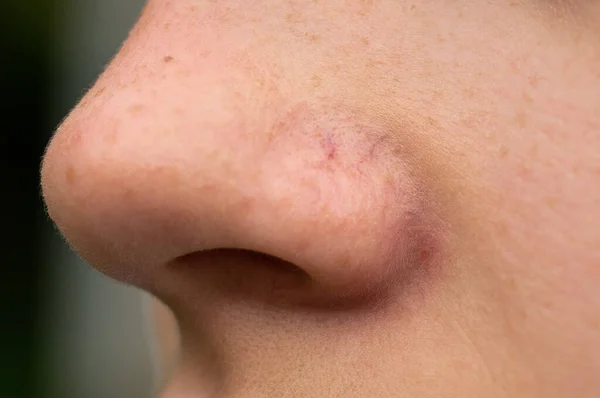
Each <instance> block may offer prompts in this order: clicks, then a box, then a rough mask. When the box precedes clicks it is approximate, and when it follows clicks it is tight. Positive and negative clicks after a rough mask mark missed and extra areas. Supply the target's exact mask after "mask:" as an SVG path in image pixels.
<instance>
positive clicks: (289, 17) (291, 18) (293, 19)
mask: <svg viewBox="0 0 600 398" xmlns="http://www.w3.org/2000/svg"><path fill="white" fill-rule="evenodd" d="M285 20H286V21H287V22H288V23H293V24H297V23H299V22H302V20H301V18H300V15H298V14H296V13H293V12H288V13H287V14H286V15H285Z"/></svg>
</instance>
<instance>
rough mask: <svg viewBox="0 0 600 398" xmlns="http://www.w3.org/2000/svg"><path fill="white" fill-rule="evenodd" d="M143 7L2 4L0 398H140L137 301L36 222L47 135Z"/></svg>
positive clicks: (113, 1) (140, 308) (144, 351)
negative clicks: (0, 315) (0, 317)
mask: <svg viewBox="0 0 600 398" xmlns="http://www.w3.org/2000/svg"><path fill="white" fill-rule="evenodd" d="M142 7H143V1H142V0H127V1H123V0H19V1H9V0H1V2H0V18H1V20H0V93H1V94H2V95H1V97H0V98H1V99H0V140H1V141H0V149H1V150H2V156H0V159H2V162H3V165H2V167H1V168H0V170H1V171H0V172H1V173H2V181H3V184H2V195H1V198H2V201H3V206H2V209H3V210H4V214H5V216H4V219H5V220H6V221H5V222H4V223H3V227H4V234H3V238H2V239H1V240H0V242H2V243H1V245H2V252H3V256H2V260H3V262H2V271H3V274H2V279H1V280H2V285H1V288H0V294H1V295H2V296H1V297H0V303H2V323H1V327H0V398H29V397H35V398H46V397H47V398H80V397H82V398H109V397H110V398H120V397H123V398H138V397H139V398H143V397H149V396H151V395H152V389H153V385H152V380H153V376H154V371H155V370H154V368H153V366H152V361H151V350H150V344H149V341H150V339H149V338H148V337H149V336H147V335H146V334H147V333H148V330H147V328H145V327H144V325H145V322H147V319H145V315H144V303H145V300H146V299H145V298H144V297H143V296H142V294H141V293H139V292H137V291H135V290H133V289H131V288H127V287H124V286H119V285H117V284H116V283H113V282H111V281H109V280H108V279H106V278H105V277H103V276H102V275H100V274H98V273H96V272H95V271H93V270H92V269H91V268H90V267H87V266H86V265H85V264H83V263H82V261H81V260H79V259H78V258H77V257H76V256H75V255H74V254H73V253H72V252H71V251H70V250H69V249H68V248H67V246H66V245H65V244H64V242H63V241H62V239H61V238H60V236H59V235H58V234H57V233H56V231H55V230H54V228H53V226H52V224H51V223H50V222H49V220H48V218H47V216H46V215H45V212H44V208H43V204H42V201H41V197H40V192H39V191H40V190H39V176H38V174H39V165H40V160H41V157H42V154H43V151H44V147H45V145H46V143H47V142H48V139H49V138H50V136H51V134H52V132H53V130H54V129H55V128H56V126H57V125H58V124H59V123H60V121H61V119H63V118H64V116H65V115H66V114H67V113H68V111H69V109H70V108H71V107H73V105H74V104H75V103H76V102H77V100H78V99H79V98H80V97H81V96H82V95H83V93H84V92H85V90H86V88H87V87H89V86H90V84H91V83H92V82H93V81H94V79H95V78H96V77H97V76H98V74H100V73H101V72H102V70H103V69H104V67H105V65H106V64H107V62H108V61H109V60H110V58H111V57H112V56H113V55H114V54H115V52H116V51H117V50H118V48H119V46H120V44H121V43H122V41H123V40H124V39H125V37H126V35H127V32H128V31H129V29H130V28H131V26H132V24H133V23H134V21H135V19H136V18H137V16H138V15H139V12H140V11H141V8H142Z"/></svg>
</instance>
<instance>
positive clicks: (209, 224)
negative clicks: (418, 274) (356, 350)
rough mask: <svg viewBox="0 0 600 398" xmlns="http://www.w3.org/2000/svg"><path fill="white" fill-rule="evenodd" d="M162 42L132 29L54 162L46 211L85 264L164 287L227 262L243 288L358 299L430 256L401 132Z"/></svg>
mask: <svg viewBox="0 0 600 398" xmlns="http://www.w3.org/2000/svg"><path fill="white" fill-rule="evenodd" d="M164 40H165V39H163V41H164ZM151 41H152V35H151V34H148V35H147V37H146V38H143V35H142V34H138V33H136V31H134V33H133V34H132V37H131V38H130V39H129V41H128V42H127V43H126V44H125V46H124V47H123V49H122V50H121V52H120V53H119V55H118V56H117V57H116V58H115V60H114V61H113V62H112V64H111V65H110V66H109V67H108V68H107V70H106V71H105V73H104V74H103V75H102V76H101V77H100V79H99V80H98V82H97V83H96V84H95V86H94V87H93V88H92V89H91V90H90V91H89V92H88V94H87V95H86V96H85V97H84V99H83V100H82V101H81V103H80V104H79V105H78V106H77V107H76V108H75V109H74V110H73V112H72V113H71V114H70V115H69V117H68V118H67V119H66V121H65V122H64V123H63V125H62V126H61V127H60V128H59V129H58V131H57V133H56V134H55V136H54V137H53V139H52V141H51V143H50V145H49V147H48V149H47V152H46V156H45V159H44V162H43V167H42V187H43V194H44V198H45V200H46V203H47V208H48V212H49V214H50V216H51V218H52V219H53V220H54V221H55V222H56V224H57V225H58V227H59V229H60V230H61V232H62V233H63V234H64V235H65V237H66V239H67V240H68V241H69V242H70V244H71V245H72V246H73V247H74V248H75V249H76V250H77V251H78V252H79V253H81V255H82V256H83V257H84V258H85V259H86V260H88V262H89V263H90V264H92V265H93V266H95V267H97V268H99V269H100V270H101V271H103V272H104V273H106V274H108V275H110V276H112V277H115V278H117V279H120V280H123V281H126V282H128V283H133V284H136V285H140V286H150V285H152V286H158V285H160V283H161V282H160V280H161V275H163V274H164V273H167V272H170V270H171V269H172V268H171V266H173V265H174V266H175V267H177V266H178V265H177V264H182V263H186V264H187V265H186V266H190V267H198V268H200V267H202V268H206V267H209V268H210V267H212V268H214V270H213V271H214V272H217V273H218V272H220V271H219V267H221V265H219V264H222V263H223V260H222V259H223V258H224V256H225V257H227V258H228V261H227V262H229V263H231V262H235V263H236V267H237V268H236V269H237V270H239V272H236V275H235V276H231V275H230V276H229V277H235V278H246V276H249V275H252V274H253V273H255V272H258V267H259V265H257V264H258V263H269V264H271V265H275V264H277V263H279V264H280V263H285V264H287V265H288V266H290V267H292V268H294V269H295V270H297V271H299V273H300V274H302V275H303V276H302V277H303V278H304V279H305V280H306V286H310V288H307V289H309V290H311V291H313V292H314V291H319V292H324V294H325V295H328V296H331V297H333V296H335V297H349V296H352V295H363V294H365V292H382V291H385V287H388V286H391V285H394V284H395V281H397V280H398V279H399V278H400V279H401V278H404V277H405V275H406V273H407V272H408V270H411V269H413V268H415V267H418V266H421V264H423V263H424V262H426V261H428V258H430V257H431V256H432V253H434V252H435V246H436V245H435V239H434V238H432V237H433V236H434V235H435V234H433V233H432V228H430V227H429V225H430V224H429V220H427V219H426V218H427V217H426V215H427V212H426V210H425V207H426V204H425V203H424V202H425V201H424V198H425V196H426V195H424V194H423V192H424V190H423V189H422V187H421V184H420V183H419V181H418V178H416V177H415V173H414V170H413V169H412V168H411V167H410V162H408V161H406V159H405V157H407V156H409V155H408V154H404V153H402V151H401V150H399V149H398V148H399V147H401V145H397V142H396V141H395V138H394V131H393V128H391V127H390V125H388V124H387V123H385V122H382V121H381V120H379V121H376V120H374V118H371V117H370V116H369V115H368V114H365V113H364V112H362V111H361V107H360V104H358V105H357V103H355V102H354V103H350V102H344V101H343V100H340V99H339V98H340V96H336V95H334V93H325V94H323V93H321V94H320V95H319V96H316V95H310V94H307V91H306V90H303V88H302V85H301V84H295V85H292V84H290V83H289V82H290V81H301V80H302V77H298V76H291V75H287V76H283V77H282V76H275V75H274V74H271V73H270V72H269V67H268V65H267V63H264V64H260V62H258V61H256V60H253V61H250V60H246V61H244V59H242V58H240V57H234V58H231V57H229V56H226V55H223V51H221V53H220V54H219V53H218V52H214V51H213V50H214V49H212V48H207V49H206V51H204V52H203V51H197V52H195V53H193V54H190V52H189V51H186V50H185V48H180V49H178V48H177V45H173V46H167V45H165V46H164V47H157V48H151V46H150V45H149V44H148V43H149V42H151ZM172 42H174V41H172ZM172 42H171V41H169V43H172ZM182 47H185V46H182ZM167 50H168V51H167ZM294 79H295V80H294ZM290 86H294V88H293V89H292V88H290ZM331 98H337V99H336V100H335V101H333V100H331ZM228 253H229V254H228ZM273 268H274V269H275V268H277V267H275V266H273ZM274 272H275V271H274ZM277 272H279V271H277ZM382 287H383V288H382ZM156 289H158V290H160V286H158V287H156Z"/></svg>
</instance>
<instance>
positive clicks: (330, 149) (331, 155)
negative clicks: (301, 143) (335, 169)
mask: <svg viewBox="0 0 600 398" xmlns="http://www.w3.org/2000/svg"><path fill="white" fill-rule="evenodd" d="M321 145H322V146H323V149H324V150H325V153H326V154H327V159H329V160H333V159H335V157H336V154H337V147H336V145H335V143H334V142H333V138H332V137H331V133H330V132H327V133H326V135H325V138H324V139H323V140H322V141H321Z"/></svg>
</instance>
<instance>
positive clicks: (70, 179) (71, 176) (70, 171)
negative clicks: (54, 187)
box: [65, 166, 77, 185]
mask: <svg viewBox="0 0 600 398" xmlns="http://www.w3.org/2000/svg"><path fill="white" fill-rule="evenodd" d="M65 178H66V180H67V184H69V185H73V184H74V183H75V180H76V179H77V176H76V175H75V169H74V168H73V166H69V167H67V171H66V173H65Z"/></svg>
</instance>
